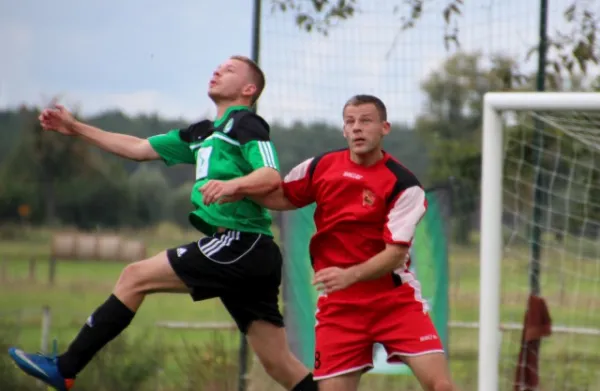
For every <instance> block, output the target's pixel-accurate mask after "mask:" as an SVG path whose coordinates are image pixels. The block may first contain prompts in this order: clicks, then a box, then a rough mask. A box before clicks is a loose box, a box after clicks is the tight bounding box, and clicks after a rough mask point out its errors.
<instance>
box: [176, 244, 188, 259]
mask: <svg viewBox="0 0 600 391" xmlns="http://www.w3.org/2000/svg"><path fill="white" fill-rule="evenodd" d="M186 252H187V249H185V248H183V247H179V248H178V249H177V256H178V257H179V258H181V256H182V255H183V254H185V253H186Z"/></svg>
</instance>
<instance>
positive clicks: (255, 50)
mask: <svg viewBox="0 0 600 391" xmlns="http://www.w3.org/2000/svg"><path fill="white" fill-rule="evenodd" d="M261 5H262V4H261V0H254V7H253V10H252V49H251V50H252V52H251V54H250V57H251V58H252V61H254V62H255V63H257V64H260V19H261V16H262V13H261ZM257 106H258V105H257V104H256V103H255V104H254V111H256V110H257ZM239 363H240V373H239V383H238V391H246V388H247V384H246V378H247V372H248V341H247V340H246V336H245V335H244V334H241V335H240V355H239Z"/></svg>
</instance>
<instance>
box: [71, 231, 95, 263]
mask: <svg viewBox="0 0 600 391" xmlns="http://www.w3.org/2000/svg"><path fill="white" fill-rule="evenodd" d="M97 245H98V238H97V237H96V236H95V235H89V234H79V235H77V240H76V242H75V258H76V259H79V260H82V261H83V260H86V261H87V260H91V259H96V258H97V257H96V250H97V248H98V246H97Z"/></svg>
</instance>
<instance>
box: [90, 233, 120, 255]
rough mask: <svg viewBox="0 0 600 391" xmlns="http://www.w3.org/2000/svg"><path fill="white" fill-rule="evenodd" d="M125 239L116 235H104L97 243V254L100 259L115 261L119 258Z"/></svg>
mask: <svg viewBox="0 0 600 391" xmlns="http://www.w3.org/2000/svg"><path fill="white" fill-rule="evenodd" d="M122 242H123V240H122V239H121V238H120V237H119V236H116V235H102V236H99V237H98V242H97V243H96V255H97V259H98V260H100V261H115V260H118V259H119V253H120V252H121V246H122V244H123V243H122Z"/></svg>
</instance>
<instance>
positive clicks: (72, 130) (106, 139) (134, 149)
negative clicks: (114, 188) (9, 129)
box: [39, 104, 160, 161]
mask: <svg viewBox="0 0 600 391" xmlns="http://www.w3.org/2000/svg"><path fill="white" fill-rule="evenodd" d="M39 119H40V124H41V125H42V128H43V129H44V130H51V131H55V132H58V133H61V134H64V135H67V136H78V137H81V138H82V139H84V140H86V141H88V142H89V143H91V144H93V145H95V146H97V147H99V148H101V149H103V150H105V151H108V152H111V153H114V154H115V155H118V156H121V157H124V158H127V159H131V160H137V161H144V160H156V159H159V158H160V156H159V154H158V153H157V152H155V151H154V149H153V148H152V146H151V145H150V143H149V142H148V141H147V140H144V139H141V138H138V137H134V136H128V135H125V134H118V133H110V132H106V131H104V130H102V129H98V128H96V127H94V126H91V125H87V124H84V123H83V122H80V121H77V120H76V119H75V117H73V115H72V114H71V113H70V112H69V111H68V110H67V109H66V108H65V107H64V106H62V105H58V104H57V105H55V107H53V108H50V109H45V110H43V111H42V113H41V114H40V118H39Z"/></svg>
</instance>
